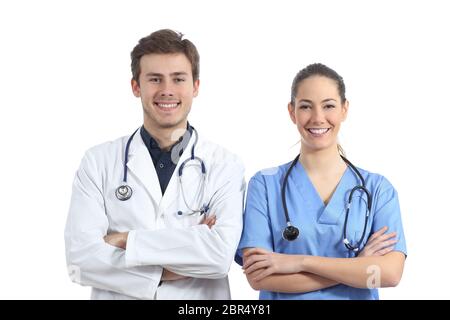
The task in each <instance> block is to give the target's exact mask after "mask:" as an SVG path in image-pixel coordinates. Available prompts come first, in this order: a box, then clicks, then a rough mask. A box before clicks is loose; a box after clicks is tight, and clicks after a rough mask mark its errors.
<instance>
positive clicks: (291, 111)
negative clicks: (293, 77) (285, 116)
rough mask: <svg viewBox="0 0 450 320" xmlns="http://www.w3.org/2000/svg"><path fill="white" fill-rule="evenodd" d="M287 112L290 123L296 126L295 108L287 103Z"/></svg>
mask: <svg viewBox="0 0 450 320" xmlns="http://www.w3.org/2000/svg"><path fill="white" fill-rule="evenodd" d="M288 112H289V116H290V117H291V120H292V123H293V124H297V118H296V117H295V107H294V106H293V105H292V103H290V102H289V103H288Z"/></svg>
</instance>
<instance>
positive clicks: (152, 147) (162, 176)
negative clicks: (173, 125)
mask: <svg viewBox="0 0 450 320" xmlns="http://www.w3.org/2000/svg"><path fill="white" fill-rule="evenodd" d="M140 132H141V137H142V140H143V141H144V143H145V145H146V146H147V149H148V151H149V152H150V156H151V157H152V160H153V165H154V166H155V170H156V173H157V175H158V180H159V185H160V187H161V192H162V194H164V192H165V191H166V188H167V185H168V184H169V181H170V178H171V177H172V174H173V172H174V171H175V168H176V166H177V163H178V160H179V159H180V157H181V155H182V154H183V152H184V149H186V147H187V145H188V143H189V140H190V137H191V136H192V127H191V126H190V125H189V123H188V124H187V130H186V132H185V133H184V134H183V135H182V136H181V137H180V139H179V140H178V141H177V142H176V143H175V144H174V145H173V146H172V147H170V150H168V151H163V150H161V148H160V147H159V145H158V142H156V140H155V139H153V137H152V136H151V135H150V133H149V132H148V131H147V130H145V128H144V126H142V127H141V130H140Z"/></svg>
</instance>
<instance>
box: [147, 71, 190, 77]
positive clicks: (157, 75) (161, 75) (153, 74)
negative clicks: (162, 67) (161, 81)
mask: <svg viewBox="0 0 450 320" xmlns="http://www.w3.org/2000/svg"><path fill="white" fill-rule="evenodd" d="M187 75H188V73H187V72H184V71H178V72H172V73H171V74H170V76H171V77H176V76H187ZM145 76H146V77H164V75H163V74H162V73H157V72H147V73H146V74H145Z"/></svg>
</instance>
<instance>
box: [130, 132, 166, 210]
mask: <svg viewBox="0 0 450 320" xmlns="http://www.w3.org/2000/svg"><path fill="white" fill-rule="evenodd" d="M127 167H128V169H129V173H128V174H130V173H131V174H132V175H133V178H134V179H136V180H138V181H140V182H141V183H142V185H143V186H144V187H145V189H146V190H147V192H148V193H149V195H150V197H151V198H153V200H154V201H155V202H156V204H159V203H160V202H161V198H162V193H161V187H160V185H159V179H158V175H157V173H156V170H155V167H154V165H153V161H152V158H151V156H150V153H149V152H148V149H147V147H146V146H145V143H144V141H143V140H142V137H141V134H140V132H137V133H136V134H135V136H134V138H133V140H132V142H131V145H130V150H129V153H128V163H127Z"/></svg>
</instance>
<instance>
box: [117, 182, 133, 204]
mask: <svg viewBox="0 0 450 320" xmlns="http://www.w3.org/2000/svg"><path fill="white" fill-rule="evenodd" d="M132 194H133V189H131V187H130V186H129V185H127V184H124V185H121V186H119V187H118V188H117V189H116V197H117V199H119V200H120V201H125V200H128V199H130V198H131V195H132Z"/></svg>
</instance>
